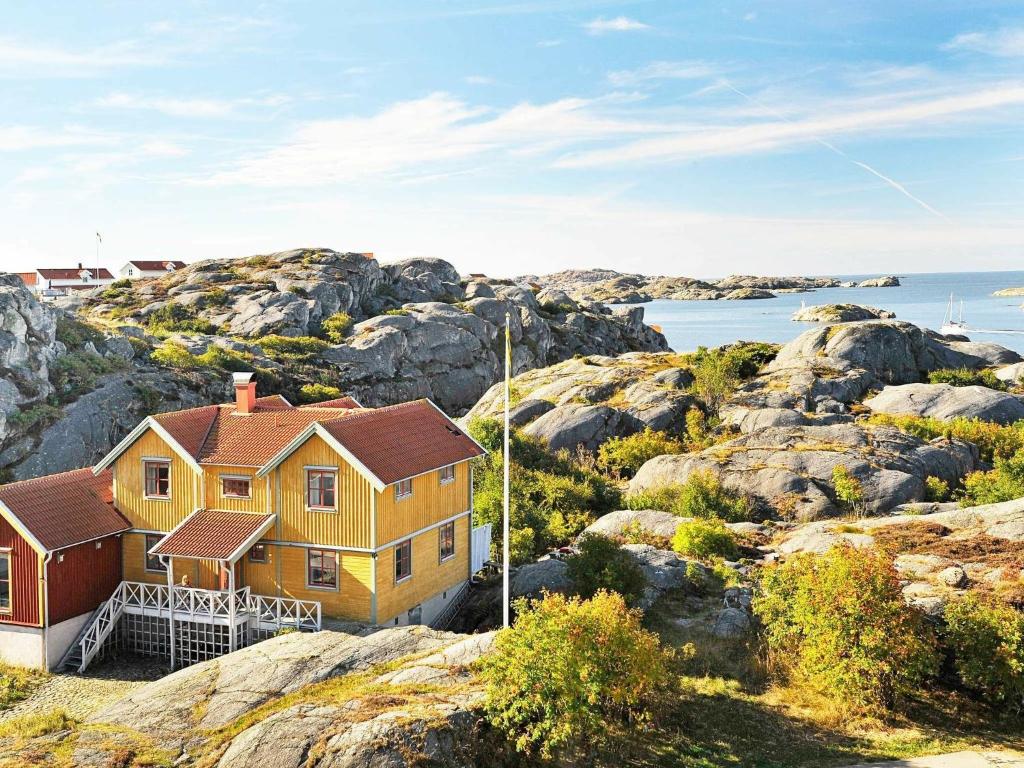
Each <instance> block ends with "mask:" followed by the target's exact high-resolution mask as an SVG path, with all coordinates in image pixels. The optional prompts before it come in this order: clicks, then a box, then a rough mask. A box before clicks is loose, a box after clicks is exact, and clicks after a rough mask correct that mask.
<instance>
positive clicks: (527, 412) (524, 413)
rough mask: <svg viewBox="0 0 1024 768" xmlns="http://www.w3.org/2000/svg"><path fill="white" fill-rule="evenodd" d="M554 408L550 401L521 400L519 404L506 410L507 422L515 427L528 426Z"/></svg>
mask: <svg viewBox="0 0 1024 768" xmlns="http://www.w3.org/2000/svg"><path fill="white" fill-rule="evenodd" d="M554 407H555V404H554V403H552V402H551V401H550V400H536V399H533V398H531V399H529V400H523V401H522V402H521V403H519V404H517V405H514V406H512V407H511V408H509V409H508V420H509V422H510V423H512V424H515V425H516V426H517V427H521V426H523V425H524V424H529V423H530V422H531V421H533V420H534V419H536V418H537V417H538V416H543V415H544V414H545V413H547V412H548V411H550V410H551V409H552V408H554Z"/></svg>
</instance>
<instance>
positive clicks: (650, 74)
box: [608, 61, 716, 88]
mask: <svg viewBox="0 0 1024 768" xmlns="http://www.w3.org/2000/svg"><path fill="white" fill-rule="evenodd" d="M714 74H716V70H715V69H713V68H712V67H711V66H710V65H708V64H706V63H704V62H702V61H654V62H651V63H650V64H648V65H646V66H644V67H639V68H638V69H623V70H618V71H616V72H609V73H608V82H610V83H611V84H612V85H614V86H616V87H618V88H621V87H624V86H630V85H637V84H639V83H643V82H645V81H648V80H697V79H700V78H703V77H710V76H712V75H714Z"/></svg>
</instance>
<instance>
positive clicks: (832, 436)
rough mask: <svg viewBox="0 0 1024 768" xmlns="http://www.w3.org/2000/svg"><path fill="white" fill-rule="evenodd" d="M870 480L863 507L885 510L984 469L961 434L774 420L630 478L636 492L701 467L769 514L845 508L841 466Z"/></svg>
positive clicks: (664, 459) (656, 462) (822, 513)
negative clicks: (777, 423)
mask: <svg viewBox="0 0 1024 768" xmlns="http://www.w3.org/2000/svg"><path fill="white" fill-rule="evenodd" d="M839 465H842V466H844V467H846V468H847V469H848V470H849V471H850V473H851V474H852V475H853V476H854V477H856V478H857V479H858V480H859V481H860V483H861V485H862V487H863V496H864V499H863V507H864V510H865V511H866V512H869V513H875V514H878V513H883V512H886V511H888V510H889V509H892V508H893V507H895V506H897V505H898V504H902V503H904V502H909V501H920V500H922V499H923V498H924V491H925V485H924V483H925V480H926V479H927V478H928V477H930V476H934V477H938V478H941V479H943V480H945V481H946V482H948V483H950V484H951V485H953V484H956V483H957V482H958V481H959V480H960V478H962V477H963V476H964V475H966V474H967V473H968V472H971V471H973V470H975V469H976V468H978V466H979V460H978V451H977V448H976V447H975V446H973V445H972V444H970V443H966V442H963V441H958V440H935V441H932V442H930V443H926V442H923V441H921V440H919V439H917V438H916V437H912V436H910V435H906V434H903V433H902V432H899V431H898V430H895V429H891V428H888V427H870V426H864V425H858V424H835V425H831V426H809V427H808V426H804V427H773V428H769V429H764V430H761V431H759V432H753V433H750V434H745V435H742V436H741V437H739V438H736V439H734V440H730V441H728V442H724V443H721V444H719V445H716V446H714V447H712V448H709V449H707V450H705V451H702V452H700V453H697V454H680V455H674V456H659V457H656V458H654V459H651V460H650V461H648V462H647V463H645V464H644V465H643V466H642V467H641V468H640V470H639V471H638V472H637V474H636V476H635V477H634V478H633V479H632V480H631V481H630V485H629V487H630V491H632V492H636V491H643V490H647V489H651V488H656V487H659V486H663V485H672V484H678V483H683V482H685V481H686V479H687V478H688V477H689V476H690V475H691V474H693V473H694V472H697V471H709V472H712V473H714V474H717V475H718V476H719V477H720V478H721V480H722V483H723V485H725V486H726V487H727V488H730V489H732V490H734V491H736V492H738V493H741V494H746V495H748V496H750V497H751V498H752V499H753V500H754V501H755V502H756V503H757V504H758V506H759V507H760V508H761V509H762V510H763V512H764V513H765V514H775V513H776V511H777V510H778V509H779V508H780V507H782V508H786V509H787V510H788V513H789V514H791V515H795V516H796V517H798V518H800V519H816V518H820V517H829V516H834V515H838V514H841V513H842V512H843V509H842V507H841V504H840V503H839V502H838V500H837V499H836V495H835V490H834V488H833V487H832V474H833V471H834V469H835V467H836V466H839Z"/></svg>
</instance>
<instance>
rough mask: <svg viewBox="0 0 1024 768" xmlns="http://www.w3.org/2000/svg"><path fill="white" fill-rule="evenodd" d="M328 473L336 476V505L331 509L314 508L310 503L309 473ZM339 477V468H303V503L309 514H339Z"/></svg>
mask: <svg viewBox="0 0 1024 768" xmlns="http://www.w3.org/2000/svg"><path fill="white" fill-rule="evenodd" d="M310 472H321V473H324V472H327V473H330V474H333V475H334V504H333V505H332V506H330V507H320V506H313V505H311V504H310V503H309V473H310ZM338 477H339V472H338V468H337V467H313V466H310V467H303V468H302V480H303V484H302V503H303V506H305V508H306V511H307V512H337V511H338Z"/></svg>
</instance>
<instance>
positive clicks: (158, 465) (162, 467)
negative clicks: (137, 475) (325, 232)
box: [143, 459, 171, 499]
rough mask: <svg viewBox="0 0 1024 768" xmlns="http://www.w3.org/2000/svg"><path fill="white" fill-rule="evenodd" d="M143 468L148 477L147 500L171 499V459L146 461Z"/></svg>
mask: <svg viewBox="0 0 1024 768" xmlns="http://www.w3.org/2000/svg"><path fill="white" fill-rule="evenodd" d="M143 468H144V471H145V476H146V498H148V499H169V498H171V461H170V459H145V460H144V461H143Z"/></svg>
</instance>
